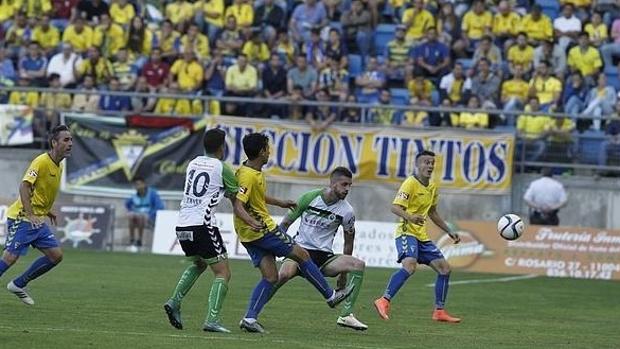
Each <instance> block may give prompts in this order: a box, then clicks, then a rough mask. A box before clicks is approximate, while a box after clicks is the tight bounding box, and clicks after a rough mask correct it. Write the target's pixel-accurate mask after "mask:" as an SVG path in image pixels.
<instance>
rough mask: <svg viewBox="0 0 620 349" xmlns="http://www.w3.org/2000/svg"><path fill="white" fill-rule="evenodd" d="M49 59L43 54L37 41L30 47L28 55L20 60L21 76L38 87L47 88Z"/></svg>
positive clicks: (31, 43)
mask: <svg viewBox="0 0 620 349" xmlns="http://www.w3.org/2000/svg"><path fill="white" fill-rule="evenodd" d="M46 69H47V58H46V57H45V56H43V54H41V48H40V46H39V43H37V42H36V41H32V42H30V44H29V45H28V54H26V55H25V56H24V57H22V59H20V60H19V75H20V76H22V77H24V78H26V79H28V80H30V83H31V84H33V85H36V86H46V85H47V81H46V80H47V79H46V78H45V72H46Z"/></svg>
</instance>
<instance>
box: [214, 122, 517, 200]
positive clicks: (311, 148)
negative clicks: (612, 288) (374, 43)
mask: <svg viewBox="0 0 620 349" xmlns="http://www.w3.org/2000/svg"><path fill="white" fill-rule="evenodd" d="M213 127H220V128H222V129H224V130H225V131H226V132H227V134H228V137H227V142H228V153H227V155H226V161H229V162H231V163H232V164H233V165H235V166H238V165H240V164H241V163H242V162H243V161H244V160H245V159H246V157H245V154H244V153H243V145H242V140H243V136H245V135H246V134H248V133H252V132H260V133H264V134H266V135H267V136H269V138H270V140H271V141H270V144H271V159H270V162H269V163H268V164H267V165H266V166H265V172H266V174H267V175H268V176H269V178H270V179H272V180H275V181H281V182H289V183H290V182H295V183H317V182H320V181H322V180H324V179H325V176H326V175H328V174H329V173H330V171H331V170H333V169H334V168H335V167H337V166H345V167H347V168H349V169H350V170H351V171H352V172H353V173H354V175H355V180H356V182H358V183H366V184H389V185H394V184H396V185H397V184H399V183H400V182H402V181H403V179H405V178H406V177H407V176H410V175H411V174H413V171H414V159H415V156H416V154H417V153H419V152H420V151H422V150H425V149H427V150H432V151H434V152H435V153H436V154H437V157H436V161H435V171H434V180H435V181H436V182H438V184H439V186H440V188H442V189H444V190H447V191H456V192H462V191H470V190H475V191H477V192H479V193H487V194H505V193H507V192H508V191H509V190H510V184H511V180H512V161H513V153H514V135H513V134H511V133H499V132H492V131H465V130H457V129H454V130H453V129H435V130H420V129H410V128H393V127H370V126H368V127H365V126H332V127H330V128H329V129H328V131H326V132H322V133H316V132H312V131H311V130H310V127H309V126H308V125H307V124H305V123H295V122H286V121H279V120H278V121H275V120H264V119H251V118H239V117H225V116H211V117H209V118H208V119H207V128H213Z"/></svg>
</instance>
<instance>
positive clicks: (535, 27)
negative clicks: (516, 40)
mask: <svg viewBox="0 0 620 349" xmlns="http://www.w3.org/2000/svg"><path fill="white" fill-rule="evenodd" d="M518 31H519V32H524V33H527V37H528V40H529V43H530V44H531V45H534V46H537V45H538V44H539V43H540V42H542V41H547V40H553V25H552V23H551V19H550V18H549V17H547V15H545V14H543V13H542V9H541V7H540V5H538V4H534V6H532V9H531V11H530V13H528V14H526V15H525V16H524V17H523V18H522V19H521V22H520V24H519V27H518Z"/></svg>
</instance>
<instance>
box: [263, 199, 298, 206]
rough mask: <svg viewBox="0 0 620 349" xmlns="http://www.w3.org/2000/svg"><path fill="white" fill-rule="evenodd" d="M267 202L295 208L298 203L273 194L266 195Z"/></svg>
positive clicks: (272, 204)
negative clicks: (275, 196)
mask: <svg viewBox="0 0 620 349" xmlns="http://www.w3.org/2000/svg"><path fill="white" fill-rule="evenodd" d="M265 202H266V203H267V205H271V206H278V207H282V208H295V207H297V203H296V202H295V201H293V200H282V199H278V198H274V197H271V196H265Z"/></svg>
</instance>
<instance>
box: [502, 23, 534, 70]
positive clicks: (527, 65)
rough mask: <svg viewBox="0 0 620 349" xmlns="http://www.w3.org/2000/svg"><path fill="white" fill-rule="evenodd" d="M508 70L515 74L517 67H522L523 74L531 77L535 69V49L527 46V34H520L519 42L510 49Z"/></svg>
mask: <svg viewBox="0 0 620 349" xmlns="http://www.w3.org/2000/svg"><path fill="white" fill-rule="evenodd" d="M507 56H508V69H509V71H510V73H511V74H514V71H515V67H516V66H519V67H521V69H522V71H523V74H525V75H526V76H529V75H530V73H531V72H532V68H533V67H534V64H533V63H534V48H533V47H532V46H530V45H528V44H527V34H526V33H523V32H521V33H519V35H518V36H517V42H516V44H515V45H512V47H511V48H509V49H508V55H507Z"/></svg>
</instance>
